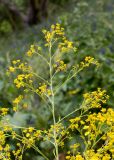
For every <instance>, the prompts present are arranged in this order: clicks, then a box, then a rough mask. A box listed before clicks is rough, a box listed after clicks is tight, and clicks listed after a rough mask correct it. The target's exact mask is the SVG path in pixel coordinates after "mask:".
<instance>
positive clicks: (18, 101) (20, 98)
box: [13, 95, 23, 112]
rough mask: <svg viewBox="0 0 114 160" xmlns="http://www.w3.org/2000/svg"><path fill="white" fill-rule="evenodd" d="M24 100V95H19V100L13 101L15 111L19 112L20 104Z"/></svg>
mask: <svg viewBox="0 0 114 160" xmlns="http://www.w3.org/2000/svg"><path fill="white" fill-rule="evenodd" d="M22 99H23V96H22V95H19V96H18V97H17V98H15V99H14V100H13V105H14V106H13V111H15V112H16V111H17V110H18V104H19V103H20V102H21V101H22Z"/></svg>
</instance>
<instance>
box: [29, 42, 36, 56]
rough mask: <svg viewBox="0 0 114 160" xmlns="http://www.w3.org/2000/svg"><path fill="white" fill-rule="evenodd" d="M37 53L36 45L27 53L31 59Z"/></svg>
mask: <svg viewBox="0 0 114 160" xmlns="http://www.w3.org/2000/svg"><path fill="white" fill-rule="evenodd" d="M35 52H36V50H35V46H34V45H31V46H30V49H29V50H28V51H27V55H28V56H29V57H31V56H32V55H33V54H34V53H35Z"/></svg>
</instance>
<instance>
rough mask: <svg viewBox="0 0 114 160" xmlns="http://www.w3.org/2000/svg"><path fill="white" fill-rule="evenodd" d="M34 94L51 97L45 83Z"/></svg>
mask: <svg viewBox="0 0 114 160" xmlns="http://www.w3.org/2000/svg"><path fill="white" fill-rule="evenodd" d="M36 92H37V93H38V94H40V95H48V96H51V95H52V93H51V90H50V89H48V86H47V85H46V84H45V83H43V84H41V85H40V86H39V88H38V89H36Z"/></svg>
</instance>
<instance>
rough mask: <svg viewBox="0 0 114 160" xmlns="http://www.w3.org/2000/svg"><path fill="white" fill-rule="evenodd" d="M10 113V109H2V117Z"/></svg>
mask: <svg viewBox="0 0 114 160" xmlns="http://www.w3.org/2000/svg"><path fill="white" fill-rule="evenodd" d="M8 111H9V108H0V115H1V116H5V115H6V114H7V113H8Z"/></svg>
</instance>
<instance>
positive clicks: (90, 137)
mask: <svg viewBox="0 0 114 160" xmlns="http://www.w3.org/2000/svg"><path fill="white" fill-rule="evenodd" d="M70 122H71V125H70V127H69V128H71V129H72V130H75V129H76V130H77V131H78V132H79V133H80V137H81V138H82V139H83V140H84V143H85V145H86V151H85V152H84V153H83V155H84V157H85V158H86V159H87V160H89V159H92V160H111V159H112V158H114V146H113V144H114V110H113V109H111V108H109V109H107V110H106V109H105V108H102V109H101V111H100V112H99V113H93V114H88V115H86V116H85V118H84V119H83V117H82V118H81V117H76V118H73V119H71V120H70ZM104 127H105V128H104ZM102 141H104V142H102ZM99 142H102V143H101V145H100V146H99V147H98V149H97V150H96V151H95V150H94V148H95V147H96V145H97V144H98V143H99ZM99 144H100V143H99ZM77 146H78V144H76V147H77ZM76 149H77V148H76ZM109 153H110V154H109ZM68 157H69V159H70V160H71V159H72V157H70V156H68ZM67 159H68V158H67Z"/></svg>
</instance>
